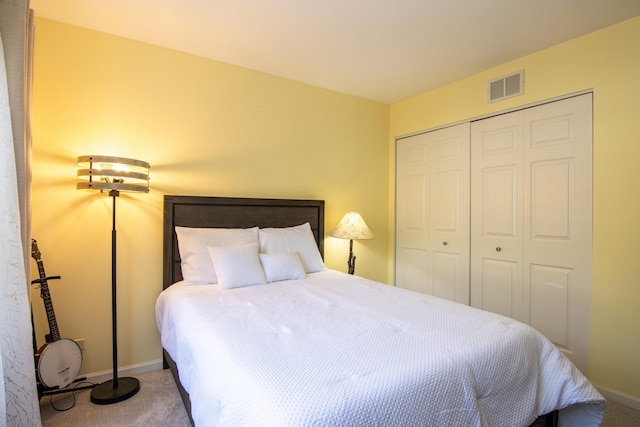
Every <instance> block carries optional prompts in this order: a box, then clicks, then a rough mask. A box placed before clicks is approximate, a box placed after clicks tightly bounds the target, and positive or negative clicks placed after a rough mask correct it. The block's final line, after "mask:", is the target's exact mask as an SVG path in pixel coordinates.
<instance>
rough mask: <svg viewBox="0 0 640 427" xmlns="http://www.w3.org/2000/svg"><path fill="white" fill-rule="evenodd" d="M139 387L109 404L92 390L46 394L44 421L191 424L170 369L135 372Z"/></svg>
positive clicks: (80, 425)
mask: <svg viewBox="0 0 640 427" xmlns="http://www.w3.org/2000/svg"><path fill="white" fill-rule="evenodd" d="M135 377H136V378H138V379H139V380H140V391H139V392H138V393H136V395H135V396H133V397H131V398H129V399H127V400H125V401H122V402H118V403H114V404H110V405H96V404H94V403H91V401H90V400H89V393H90V390H82V391H78V392H76V393H75V406H74V407H72V408H71V409H69V410H67V411H59V410H56V409H54V407H55V408H58V409H64V408H68V407H70V406H71V405H73V403H74V397H73V396H72V393H64V394H59V395H57V396H45V397H43V398H42V399H40V415H41V418H42V425H43V426H45V427H48V426H60V427H62V426H64V427H69V426H73V427H89V426H90V427H112V426H113V427H115V426H118V427H124V426H145V427H147V426H148V427H152V426H153V427H164V426H167V427H169V426H171V427H189V426H191V424H190V423H189V417H188V416H187V412H186V411H185V409H184V406H183V405H182V400H180V394H179V393H178V389H177V388H176V385H175V383H174V382H173V377H172V376H171V372H170V371H169V370H166V371H162V370H160V371H151V372H146V373H144V374H141V375H136V376H135Z"/></svg>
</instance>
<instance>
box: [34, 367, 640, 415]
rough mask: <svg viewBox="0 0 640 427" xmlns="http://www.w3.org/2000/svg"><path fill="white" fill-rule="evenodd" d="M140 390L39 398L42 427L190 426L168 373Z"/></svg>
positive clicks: (145, 379)
mask: <svg viewBox="0 0 640 427" xmlns="http://www.w3.org/2000/svg"><path fill="white" fill-rule="evenodd" d="M136 378H138V379H139V380H140V384H141V386H140V391H139V392H138V393H137V394H136V395H135V396H133V397H131V398H130V399H128V400H125V401H123V402H119V403H115V404H112V405H95V404H93V403H91V401H90V400H89V390H83V391H79V392H76V393H75V406H73V407H72V408H71V409H69V410H67V411H58V410H56V409H54V406H55V407H56V408H58V409H63V408H68V407H70V406H71V405H73V403H74V397H73V396H72V394H71V393H65V394H60V395H57V396H52V397H43V398H42V399H41V400H40V413H41V416H42V425H43V426H44V427H55V426H61V427H62V426H64V427H68V426H73V427H116V426H117V427H122V426H145V427H146V426H153V427H188V426H190V423H189V418H188V416H187V413H186V411H185V410H184V407H183V406H182V401H181V400H180V395H179V394H178V389H177V388H176V385H175V384H174V382H173V378H172V377H171V373H170V372H169V371H168V370H166V371H152V372H147V373H144V374H141V375H136ZM602 426H604V427H640V411H637V410H634V409H631V408H628V407H626V406H623V405H620V404H617V403H614V402H609V404H608V409H607V415H606V416H605V419H604V423H602Z"/></svg>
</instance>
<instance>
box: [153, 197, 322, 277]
mask: <svg viewBox="0 0 640 427" xmlns="http://www.w3.org/2000/svg"><path fill="white" fill-rule="evenodd" d="M305 222H308V223H309V224H311V229H312V230H313V235H314V236H315V238H316V242H317V243H318V248H319V249H320V254H321V255H322V256H323V257H324V200H289V199H246V198H235V197H200V196H164V224H163V276H162V282H163V289H166V288H167V287H169V286H171V285H172V284H173V283H175V282H177V281H179V280H182V271H181V269H180V252H179V251H178V241H177V238H176V233H175V227H176V226H182V227H200V228H249V227H260V228H265V227H292V226H295V225H300V224H304V223H305Z"/></svg>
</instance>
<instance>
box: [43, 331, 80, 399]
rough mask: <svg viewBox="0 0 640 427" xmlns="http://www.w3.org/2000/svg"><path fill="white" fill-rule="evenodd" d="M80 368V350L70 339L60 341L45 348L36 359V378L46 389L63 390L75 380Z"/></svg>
mask: <svg viewBox="0 0 640 427" xmlns="http://www.w3.org/2000/svg"><path fill="white" fill-rule="evenodd" d="M81 366H82V350H81V349H80V346H79V345H78V343H76V342H75V341H73V340H70V339H66V338H63V339H60V340H58V341H54V342H52V343H49V344H47V346H46V347H45V348H44V350H43V351H42V354H41V355H40V358H39V359H38V377H39V378H40V382H41V383H42V384H43V385H44V386H46V387H48V388H53V387H59V388H64V387H66V386H68V385H69V384H71V383H72V382H73V380H75V379H76V377H77V376H78V373H79V372H80V367H81Z"/></svg>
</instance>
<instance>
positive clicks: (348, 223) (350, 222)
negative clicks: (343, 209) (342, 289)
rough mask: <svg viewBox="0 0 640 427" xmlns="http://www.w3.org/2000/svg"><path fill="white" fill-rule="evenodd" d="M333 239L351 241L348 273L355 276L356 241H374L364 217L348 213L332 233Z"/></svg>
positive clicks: (355, 213)
mask: <svg viewBox="0 0 640 427" xmlns="http://www.w3.org/2000/svg"><path fill="white" fill-rule="evenodd" d="M331 237H337V238H338V239H349V259H348V260H347V267H348V273H349V274H354V273H355V271H356V256H355V255H354V254H353V241H354V240H368V239H373V233H372V232H371V229H369V226H368V225H367V223H366V222H364V219H362V216H361V215H360V214H359V213H358V212H347V213H346V214H344V216H343V217H342V219H341V220H340V222H339V223H338V226H337V227H336V228H335V230H333V231H332V232H331Z"/></svg>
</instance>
